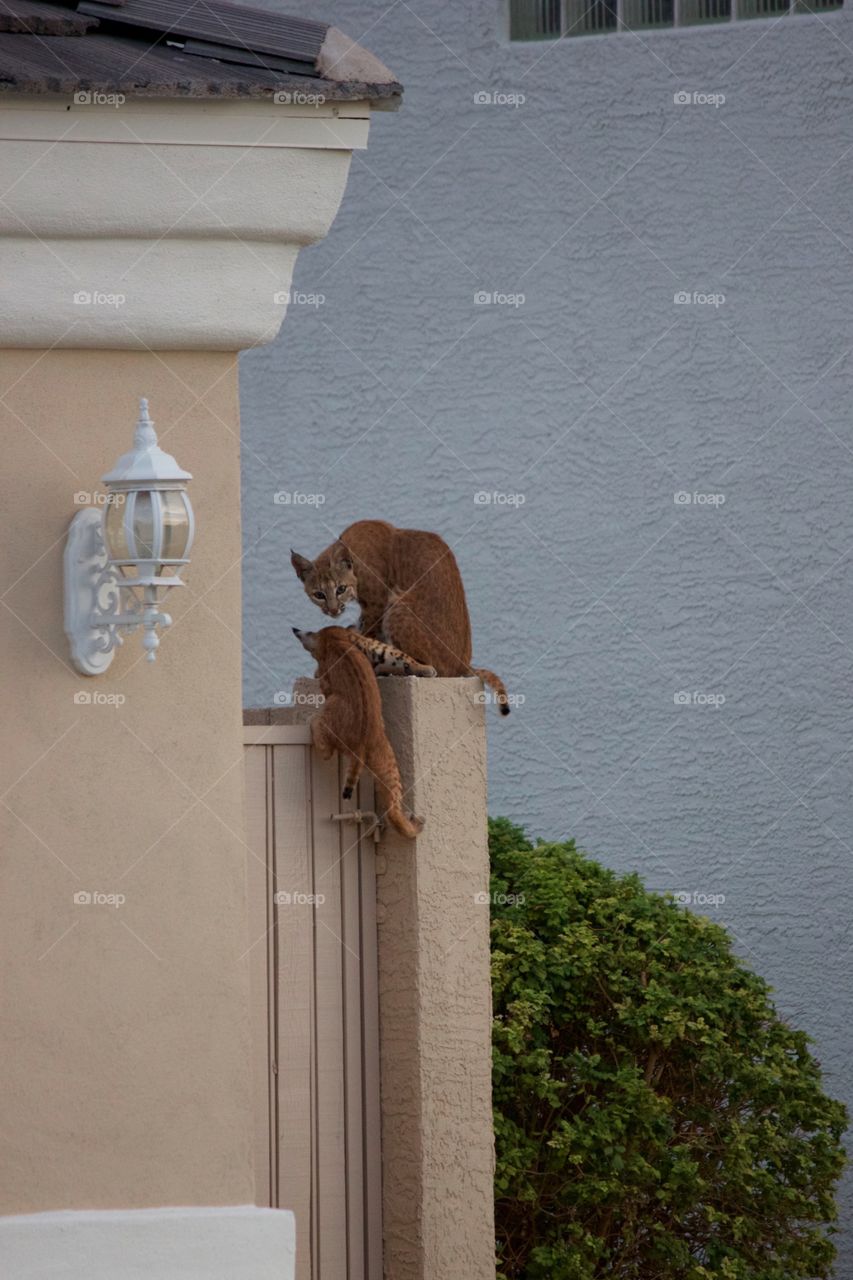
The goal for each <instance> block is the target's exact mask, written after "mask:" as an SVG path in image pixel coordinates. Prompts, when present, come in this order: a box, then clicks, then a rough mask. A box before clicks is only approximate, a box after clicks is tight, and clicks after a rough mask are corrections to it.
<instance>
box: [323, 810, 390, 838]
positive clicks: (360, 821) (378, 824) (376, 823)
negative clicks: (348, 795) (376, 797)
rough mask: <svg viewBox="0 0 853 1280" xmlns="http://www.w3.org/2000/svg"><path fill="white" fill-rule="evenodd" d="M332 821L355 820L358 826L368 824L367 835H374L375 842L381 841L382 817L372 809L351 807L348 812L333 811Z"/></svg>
mask: <svg viewBox="0 0 853 1280" xmlns="http://www.w3.org/2000/svg"><path fill="white" fill-rule="evenodd" d="M331 817H332V822H354V823H355V824H356V825H357V826H364V825H365V824H369V825H368V829H367V831H365V832H364V834H365V835H366V836H373V840H374V843H376V844H378V843H379V837H380V835H381V834H382V819H381V818H380V817H379V814H378V813H374V812H373V810H372V809H349V810H348V811H347V812H346V813H333V814H332V815H331Z"/></svg>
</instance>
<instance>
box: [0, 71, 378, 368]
mask: <svg viewBox="0 0 853 1280" xmlns="http://www.w3.org/2000/svg"><path fill="white" fill-rule="evenodd" d="M368 126H369V108H368V106H367V104H366V103H324V104H319V105H316V106H311V105H309V104H299V105H295V104H294V105H279V104H275V103H273V102H271V101H263V102H261V101H248V102H228V103H210V102H208V101H198V100H175V101H171V100H170V101H168V102H164V101H161V100H157V99H152V100H147V99H135V100H130V101H128V102H126V103H124V104H122V105H119V106H117V107H109V106H100V105H91V106H84V105H81V106H77V107H74V106H72V107H69V103H68V100H67V99H66V98H56V99H52V98H44V99H42V98H20V97H14V96H11V95H10V96H8V97H6V96H4V97H3V98H2V99H0V171H2V173H3V174H4V179H7V180H6V181H5V183H4V185H5V186H6V187H7V191H6V195H5V196H4V201H3V204H2V205H0V347H38V348H44V347H53V346H57V347H99V348H128V349H134V348H136V349H142V350H144V349H146V348H148V349H150V350H155V351H156V350H169V349H178V350H180V349H188V350H229V351H238V350H242V349H244V348H246V347H251V346H256V345H259V344H262V343H265V342H270V341H271V340H272V339H273V338H274V337H275V335H276V333H277V332H278V329H279V327H280V325H281V322H282V320H283V318H284V314H285V310H286V306H287V301H288V295H289V290H290V282H291V276H292V271H293V266H294V263H295V260H296V255H297V253H298V251H299V249H300V248H301V247H302V246H303V245H306V244H313V243H315V242H316V241H317V240H320V239H322V238H323V237H324V236H325V235H326V233H327V232H328V230H329V227H330V226H331V224H332V221H333V220H334V217H335V214H336V213H337V210H338V207H339V204H340V200H341V197H342V195H343V191H344V187H345V185H346V179H347V174H348V171H349V164H350V160H351V157H352V151H353V150H354V149H359V148H362V147H364V146H365V145H366V142H367V130H368Z"/></svg>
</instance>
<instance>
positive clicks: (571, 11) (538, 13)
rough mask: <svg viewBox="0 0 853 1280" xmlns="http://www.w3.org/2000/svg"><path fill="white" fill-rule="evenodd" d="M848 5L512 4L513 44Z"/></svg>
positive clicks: (732, 0) (584, 0)
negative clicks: (514, 42)
mask: <svg viewBox="0 0 853 1280" xmlns="http://www.w3.org/2000/svg"><path fill="white" fill-rule="evenodd" d="M842 4H843V0H509V35H510V39H511V40H555V39H559V38H560V37H561V36H589V35H607V34H609V33H610V32H624V31H637V30H650V29H653V28H666V27H697V26H703V25H706V24H708V23H714V22H735V21H741V22H742V21H745V20H747V19H749V18H780V17H784V16H785V15H786V14H789V13H828V12H830V11H831V10H833V9H840V8H841V7H842Z"/></svg>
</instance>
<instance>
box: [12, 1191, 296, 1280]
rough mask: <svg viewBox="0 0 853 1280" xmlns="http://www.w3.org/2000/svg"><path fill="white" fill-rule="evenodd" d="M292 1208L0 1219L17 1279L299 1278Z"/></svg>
mask: <svg viewBox="0 0 853 1280" xmlns="http://www.w3.org/2000/svg"><path fill="white" fill-rule="evenodd" d="M295 1235H296V1228H295V1225H294V1220H293V1214H292V1213H290V1212H288V1211H286V1210H282V1209H257V1208H255V1207H254V1206H253V1205H241V1206H237V1207H234V1208H232V1207H227V1208H216V1209H128V1210H124V1209H117V1210H82V1211H80V1212H65V1213H33V1214H26V1215H22V1216H15V1217H6V1218H2V1217H0V1259H2V1261H0V1272H2V1274H3V1275H4V1276H9V1277H10V1278H11V1277H12V1276H14V1278H15V1280H143V1277H144V1278H145V1280H234V1278H235V1277H236V1276H239V1277H240V1280H293V1275H294V1266H295V1256H296V1254H295Z"/></svg>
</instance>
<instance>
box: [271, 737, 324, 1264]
mask: <svg viewBox="0 0 853 1280" xmlns="http://www.w3.org/2000/svg"><path fill="white" fill-rule="evenodd" d="M269 750H270V751H271V752H272V756H273V779H272V783H273V795H274V814H275V884H274V890H275V892H276V893H278V894H282V893H288V894H290V895H291V897H294V896H295V895H298V894H311V893H313V892H314V885H313V867H312V865H311V832H310V803H309V760H308V756H309V748H308V747H307V746H304V745H303V746H300V745H298V744H297V745H293V746H276V747H271V748H269ZM276 920H277V934H278V948H277V963H276V986H277V997H278V998H277V1008H276V1015H277V1027H278V1035H277V1063H278V1074H277V1076H276V1080H277V1090H276V1092H277V1097H278V1106H277V1117H276V1124H277V1133H278V1201H277V1204H278V1206H279V1207H282V1208H286V1209H292V1210H293V1212H294V1214H295V1215H296V1280H317V1276H318V1272H317V1259H316V1249H315V1243H316V1232H315V1231H314V1223H313V1218H314V1212H315V1204H316V1168H315V1159H316V1152H315V1150H314V1142H313V1134H312V1128H313V1126H312V1115H313V1112H314V1107H315V1097H314V1091H313V1088H312V1081H313V1070H312V1067H313V1061H314V999H313V992H314V942H313V934H314V920H313V908H311V907H310V906H299V905H294V904H293V903H291V904H290V905H288V904H287V903H282V904H281V905H278V906H277V907H276Z"/></svg>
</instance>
